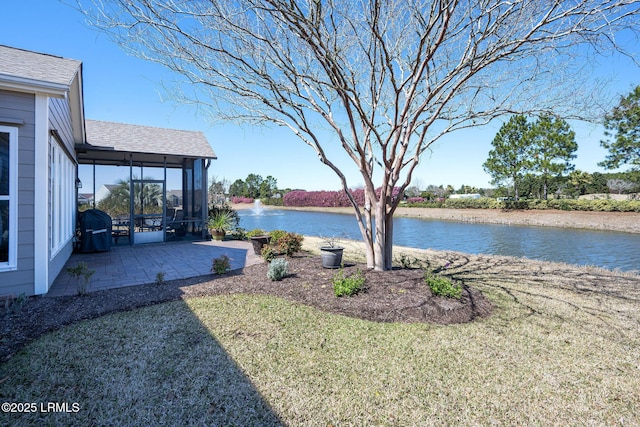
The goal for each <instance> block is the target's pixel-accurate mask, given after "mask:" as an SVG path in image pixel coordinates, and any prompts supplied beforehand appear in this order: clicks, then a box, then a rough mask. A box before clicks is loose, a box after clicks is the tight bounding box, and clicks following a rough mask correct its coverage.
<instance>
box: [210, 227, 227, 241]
mask: <svg viewBox="0 0 640 427" xmlns="http://www.w3.org/2000/svg"><path fill="white" fill-rule="evenodd" d="M210 231H211V238H212V239H213V240H224V236H225V234H226V233H225V232H224V230H216V229H215V228H212V229H211V230H210Z"/></svg>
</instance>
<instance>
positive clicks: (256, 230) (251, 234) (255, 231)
mask: <svg viewBox="0 0 640 427" xmlns="http://www.w3.org/2000/svg"><path fill="white" fill-rule="evenodd" d="M266 234H267V232H266V231H264V230H263V229H261V228H254V229H253V230H249V231H247V232H246V233H245V235H246V236H247V238H248V239H250V238H251V237H256V236H265V235H266Z"/></svg>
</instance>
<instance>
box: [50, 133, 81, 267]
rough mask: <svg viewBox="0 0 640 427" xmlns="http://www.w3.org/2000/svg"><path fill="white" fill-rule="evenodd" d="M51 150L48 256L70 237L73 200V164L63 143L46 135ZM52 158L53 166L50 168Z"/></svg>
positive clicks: (64, 244)
mask: <svg viewBox="0 0 640 427" xmlns="http://www.w3.org/2000/svg"><path fill="white" fill-rule="evenodd" d="M49 144H50V145H49V149H50V158H49V166H50V168H51V169H50V186H51V187H50V192H49V197H50V199H49V200H50V204H49V208H50V210H51V212H50V218H51V227H50V230H51V231H50V232H51V235H50V237H49V244H50V249H51V251H50V255H49V259H50V260H51V259H53V258H55V256H56V255H57V254H58V253H59V252H60V251H61V250H62V249H63V248H64V247H65V246H66V245H67V244H68V243H69V242H70V241H71V240H72V239H73V233H74V229H73V227H72V225H73V222H74V218H75V216H74V213H75V208H76V207H75V203H74V198H73V196H72V195H73V194H74V193H75V177H76V174H75V163H74V161H73V159H71V158H70V157H69V156H68V155H67V153H66V151H65V150H64V149H63V147H62V142H61V141H59V140H58V138H56V137H55V136H54V135H51V136H50V137H49ZM52 160H53V162H54V164H55V168H54V167H51V166H52V165H51V161H52Z"/></svg>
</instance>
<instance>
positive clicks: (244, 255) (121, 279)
mask: <svg viewBox="0 0 640 427" xmlns="http://www.w3.org/2000/svg"><path fill="white" fill-rule="evenodd" d="M222 255H227V256H228V257H229V258H230V261H231V269H232V270H237V269H241V268H244V267H247V266H250V265H254V264H258V263H261V262H263V261H262V258H260V257H259V256H257V255H255V254H254V252H253V246H252V245H251V243H250V242H242V241H222V242H220V241H200V242H171V243H152V244H146V245H138V246H113V247H112V248H111V250H110V251H108V252H96V253H74V254H73V255H71V258H69V260H68V261H67V263H66V264H65V267H64V269H63V270H62V272H61V273H60V275H59V276H58V277H57V278H56V280H55V281H54V282H53V285H52V286H51V289H50V290H49V292H48V293H47V296H62V295H75V294H76V293H77V292H78V282H77V279H76V278H75V277H73V276H71V275H70V274H69V273H67V271H66V269H67V268H68V267H74V266H76V265H77V264H78V263H79V262H86V263H87V267H88V268H89V269H90V270H94V271H95V273H94V274H93V276H92V277H91V281H90V283H89V285H88V287H87V292H93V291H99V290H105V289H111V288H119V287H123V286H132V285H142V284H145V283H153V282H155V281H156V278H157V274H158V273H160V272H162V273H164V277H163V279H164V280H165V281H166V280H174V279H184V278H188V277H195V276H203V275H207V274H211V265H212V260H213V259H214V258H217V257H219V256H222Z"/></svg>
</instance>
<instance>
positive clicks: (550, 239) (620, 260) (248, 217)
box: [238, 209, 640, 271]
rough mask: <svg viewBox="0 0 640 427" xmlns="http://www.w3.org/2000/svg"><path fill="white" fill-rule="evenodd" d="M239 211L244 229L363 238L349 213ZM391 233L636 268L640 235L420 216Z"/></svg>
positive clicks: (443, 245)
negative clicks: (446, 219) (422, 217)
mask: <svg viewBox="0 0 640 427" xmlns="http://www.w3.org/2000/svg"><path fill="white" fill-rule="evenodd" d="M238 213H239V215H240V226H241V227H242V228H244V229H246V230H252V229H254V228H261V229H263V230H266V231H270V230H276V229H282V230H287V231H291V232H295V233H300V234H306V235H308V236H324V237H337V238H344V239H356V240H360V239H361V238H362V237H361V235H360V231H359V229H358V225H357V223H356V220H355V218H354V217H353V215H347V214H336V213H324V212H306V211H290V210H277V209H267V210H250V209H247V210H239V211H238ZM393 231H394V233H393V243H394V244H395V245H400V246H408V247H413V248H421V249H436V250H449V251H457V252H465V253H470V254H489V255H509V256H517V257H526V258H531V259H537V260H543V261H558V262H566V263H570V264H578V265H594V266H598V267H604V268H608V269H612V270H614V269H618V270H621V271H640V234H633V233H620V232H613V231H595V230H579V229H569V228H553V227H534V226H519V225H518V226H516V225H497V224H478V223H465V222H454V221H442V220H433V219H418V218H395V219H394V230H393Z"/></svg>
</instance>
